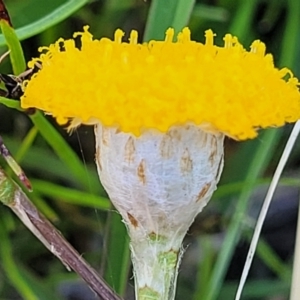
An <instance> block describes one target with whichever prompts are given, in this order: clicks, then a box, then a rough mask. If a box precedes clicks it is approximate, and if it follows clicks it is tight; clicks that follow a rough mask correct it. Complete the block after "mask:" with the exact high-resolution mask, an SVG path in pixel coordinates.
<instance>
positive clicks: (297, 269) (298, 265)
mask: <svg viewBox="0 0 300 300" xmlns="http://www.w3.org/2000/svg"><path fill="white" fill-rule="evenodd" d="M299 282H300V205H299V208H298V225H297V237H296V245H295V255H294V265H293V277H292V287H291V295H290V300H298V299H299V295H300V286H299Z"/></svg>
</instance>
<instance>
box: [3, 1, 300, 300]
mask: <svg viewBox="0 0 300 300" xmlns="http://www.w3.org/2000/svg"><path fill="white" fill-rule="evenodd" d="M5 3H6V5H7V7H8V10H9V13H10V16H11V19H12V22H13V25H14V27H15V28H16V29H17V32H18V34H19V36H20V38H21V39H22V40H23V41H22V46H23V49H24V52H25V57H26V60H27V61H28V60H30V58H31V57H35V56H37V54H38V52H37V49H38V47H39V46H42V45H49V44H50V43H52V42H54V41H55V40H56V39H58V38H59V37H64V38H68V37H71V36H72V34H73V32H74V31H80V30H82V27H83V26H84V25H86V24H89V25H90V28H91V29H90V30H91V32H92V33H93V34H94V36H95V37H102V36H107V37H110V38H112V37H113V33H114V31H115V29H117V28H122V29H123V30H124V31H126V32H127V33H128V32H129V31H130V30H131V29H137V30H138V31H139V33H140V39H141V41H142V39H143V33H144V40H149V39H151V38H163V35H164V32H165V30H166V29H167V28H168V27H169V26H173V27H174V28H175V29H176V30H177V31H178V30H180V29H181V28H182V27H183V26H185V25H188V26H189V27H190V28H191V30H192V37H193V39H195V40H198V41H203V40H204V34H203V33H204V30H206V29H208V28H211V29H213V31H214V32H216V33H217V37H216V42H217V44H222V37H223V36H224V34H226V33H227V32H230V33H232V34H234V35H237V36H238V38H239V40H240V41H241V42H243V43H244V45H245V47H249V45H250V43H251V42H252V41H253V40H254V39H257V38H259V39H261V40H263V41H264V42H265V43H266V44H267V49H268V52H271V53H273V54H274V61H275V64H276V65H277V66H278V67H283V66H287V67H289V68H291V69H292V70H293V72H294V73H295V74H296V75H298V77H299V76H300V64H299V57H300V34H299V33H300V24H299V23H300V2H299V1H298V0H288V1H284V0H249V1H243V0H206V1H204V0H203V1H200V0H199V1H190V0H181V1H180V0H164V1H162V0H161V1H159V0H152V1H150V0H148V1H142V0H120V1H117V0H94V1H83V0H80V1H79V0H78V1H76V0H75V1H74V0H73V1H72V0H69V1H67V0H52V1H47V0H26V1H24V0H6V1H5ZM4 43H5V42H4V39H3V37H1V36H0V44H2V46H1V51H0V53H4V52H5V51H6V48H5V46H4ZM74 68H76V66H74ZM0 71H1V73H5V74H10V73H12V70H11V67H10V63H9V59H5V60H4V61H2V62H1V66H0ZM57 72H59V70H57ZM145 76H147V74H145ZM53 80H55V79H53ZM149 80H151V78H149ZM79 84H80V83H79ZM41 97H43V95H42V94H41ZM78 97H80V95H78ZM287 105H288V102H287ZM270 109H272V107H270ZM47 119H48V120H49V122H50V123H51V124H53V126H54V127H55V128H56V130H57V131H58V132H59V133H60V134H61V135H62V136H63V138H64V139H65V140H66V141H67V143H68V144H64V142H63V141H62V140H60V139H59V136H58V135H56V133H53V132H52V131H51V130H50V129H49V128H48V127H47V126H46V125H44V124H40V123H39V122H38V121H37V120H34V119H33V118H31V119H30V117H29V116H28V115H27V114H26V113H24V112H20V111H17V110H15V109H11V108H8V107H6V106H4V105H2V104H0V134H1V135H2V136H3V138H4V142H5V144H6V145H7V147H8V148H9V149H10V150H11V152H12V153H13V154H14V157H15V158H16V159H17V160H18V161H19V162H20V164H21V165H22V166H23V168H24V169H25V171H26V173H27V175H28V176H29V177H30V179H31V181H32V183H33V188H34V192H33V193H32V194H30V195H29V196H30V199H31V200H32V201H33V202H34V203H35V204H36V205H37V206H38V208H39V209H40V210H41V211H42V212H43V213H44V214H45V215H46V216H47V217H48V218H49V219H50V220H51V221H52V222H53V223H54V224H55V225H56V226H57V227H58V228H59V229H60V230H61V231H62V233H63V234H64V236H65V237H66V238H67V239H68V240H69V241H70V242H71V243H72V244H73V246H74V247H75V248H76V249H77V250H78V251H79V252H80V253H82V255H83V256H84V258H85V259H87V260H88V261H89V262H90V263H91V265H92V266H94V267H95V268H96V269H97V270H98V271H99V272H100V273H101V274H103V276H104V277H105V279H106V280H107V281H108V282H109V283H110V285H111V286H112V287H113V288H114V289H115V290H116V291H117V292H118V293H120V294H121V295H122V296H124V297H125V298H126V299H133V281H132V274H131V269H130V259H129V250H128V240H127V236H126V232H125V228H124V226H123V224H122V223H121V221H120V218H119V216H118V214H117V213H116V212H115V210H114V208H113V207H111V205H110V203H109V201H108V199H107V197H106V194H105V192H104V190H103V188H102V187H101V185H100V183H99V181H98V177H97V174H96V168H95V164H94V137H93V129H92V128H90V127H85V126H83V127H81V128H79V129H78V130H77V131H76V132H74V133H73V134H72V135H70V136H69V135H68V134H67V133H66V132H65V130H64V129H62V128H59V127H58V126H56V125H55V123H54V122H53V120H52V119H51V118H47ZM33 124H34V125H33ZM45 126H46V127H45ZM290 129H291V127H290V126H285V128H283V129H270V130H267V131H264V132H261V134H260V136H259V138H257V139H255V140H252V141H247V142H242V143H237V142H235V141H233V140H230V139H228V140H227V141H226V145H225V150H226V157H225V170H224V172H223V176H222V179H221V183H220V184H219V189H218V191H217V192H216V193H215V195H214V197H213V199H212V200H211V202H210V204H209V206H208V207H207V208H206V209H205V211H204V212H203V213H202V214H201V215H200V216H199V217H198V218H197V220H196V222H195V224H194V225H193V226H192V228H191V231H190V233H189V235H188V236H187V238H186V242H185V243H186V245H189V246H188V248H187V250H186V253H185V257H184V260H183V262H182V266H181V271H180V274H179V283H178V293H177V299H183V297H184V299H186V300H190V299H191V300H192V299H193V300H197V299H202V300H216V299H219V300H222V299H224V300H228V299H233V298H234V293H235V289H236V287H237V283H238V279H239V276H240V274H241V270H242V267H243V263H244V259H245V256H246V251H247V244H248V242H249V240H250V238H251V232H252V228H253V225H254V222H255V218H256V216H257V212H258V209H259V207H260V203H261V200H262V198H263V196H264V193H265V185H266V183H268V182H269V180H270V176H272V172H273V170H274V168H275V167H276V163H277V161H278V158H279V156H280V154H281V151H282V148H283V147H284V144H285V141H286V139H287V137H288V134H289V132H290ZM68 145H69V146H70V148H69V146H68ZM299 152H300V147H299V143H298V145H297V146H296V149H295V150H294V152H293V155H292V157H291V158H290V163H289V165H288V169H287V171H286V173H285V177H284V178H283V179H282V181H281V185H280V187H279V192H278V193H277V196H276V198H275V201H274V203H273V204H272V207H271V210H270V213H269V215H268V217H267V220H266V225H265V227H264V230H263V234H262V240H261V243H260V245H259V248H258V252H257V259H256V260H255V262H254V266H253V268H252V271H251V274H250V278H249V280H248V283H247V285H246V288H245V291H244V298H243V299H275V296H276V297H278V296H280V297H282V299H287V297H288V294H289V288H290V279H291V271H292V254H293V247H294V236H295V229H296V221H297V207H298V186H299V180H298V173H299V157H300V156H299ZM0 163H1V165H5V163H4V161H3V160H1V159H0ZM0 228H1V230H0V299H29V300H30V299H41V300H44V299H84V300H86V299H94V296H93V294H92V293H91V292H90V291H89V289H88V288H87V287H86V286H85V284H83V283H81V281H80V280H79V279H78V277H77V275H76V274H74V273H70V272H68V271H67V270H66V268H65V267H64V266H63V265H62V264H61V263H60V262H59V261H58V260H57V259H56V258H54V257H53V255H51V254H50V253H49V252H48V251H47V250H46V249H45V248H44V246H43V245H42V244H41V243H40V242H39V241H38V240H37V239H36V238H35V237H34V236H33V235H32V234H31V233H30V232H29V231H28V230H27V229H26V228H25V227H24V226H23V225H22V223H21V222H20V221H19V220H18V219H17V218H16V217H15V216H14V215H13V214H12V213H11V212H10V211H9V209H7V208H6V207H4V206H3V207H0ZM28 290H29V291H30V293H29V295H30V294H31V293H32V295H33V296H32V297H31V296H27V295H28V293H27V291H28ZM34 297H36V298H34ZM273 297H274V298H273ZM276 299H278V298H276ZM280 299H281V298H280Z"/></svg>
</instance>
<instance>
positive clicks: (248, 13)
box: [229, 0, 259, 42]
mask: <svg viewBox="0 0 300 300" xmlns="http://www.w3.org/2000/svg"><path fill="white" fill-rule="evenodd" d="M258 2H259V0H248V1H243V0H242V1H239V7H238V9H237V10H236V15H235V17H234V19H233V22H232V23H231V25H230V27H229V32H230V33H231V34H234V35H236V36H237V37H238V38H239V39H240V40H241V41H242V42H244V39H245V38H247V37H248V36H249V34H247V33H249V32H251V27H252V26H251V24H252V20H253V19H254V14H255V9H256V7H257V4H258Z"/></svg>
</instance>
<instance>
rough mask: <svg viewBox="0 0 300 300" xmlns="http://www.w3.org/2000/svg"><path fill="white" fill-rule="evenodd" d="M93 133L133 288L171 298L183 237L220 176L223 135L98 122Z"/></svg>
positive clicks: (188, 128)
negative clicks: (128, 129) (124, 232)
mask: <svg viewBox="0 0 300 300" xmlns="http://www.w3.org/2000/svg"><path fill="white" fill-rule="evenodd" d="M95 135H96V162H97V168H98V173H99V176H100V179H101V182H102V184H103V186H104V188H105V189H106V191H107V193H108V195H109V197H110V199H111V201H112V202H113V204H114V206H115V207H116V208H117V209H118V211H119V212H120V213H121V215H122V217H123V220H124V222H125V223H126V225H127V227H128V230H129V235H130V239H131V250H132V259H133V264H134V268H135V271H134V272H135V275H136V281H138V283H136V289H143V287H147V288H149V287H151V289H152V291H154V290H155V291H157V292H158V293H160V294H161V295H163V296H161V297H158V298H157V299H160V298H161V299H172V297H171V296H170V295H167V294H170V293H172V292H171V291H170V289H172V288H171V286H173V285H175V281H176V275H174V274H173V273H174V270H175V273H176V270H177V268H178V261H179V257H178V255H179V252H180V247H181V243H182V240H183V237H184V235H185V234H186V232H187V230H188V228H189V226H190V225H191V223H192V222H193V220H194V218H195V216H196V215H197V214H198V213H199V212H200V211H201V210H202V208H203V207H204V206H205V205H206V204H207V202H208V201H209V199H210V197H211V195H212V193H213V191H214V190H215V189H216V185H217V182H218V180H219V178H220V174H221V171H222V168H223V139H224V136H223V135H222V134H220V133H208V132H205V131H203V130H202V129H200V128H199V127H197V126H193V125H186V126H178V127H173V128H171V129H170V130H169V131H168V132H166V133H160V132H155V131H146V132H144V133H143V134H142V135H141V136H139V137H136V136H134V135H132V134H129V133H124V132H120V131H118V130H117V129H116V128H107V127H103V126H102V125H101V124H99V125H97V126H96V128H95ZM162 261H163V263H162ZM161 268H164V269H165V270H164V273H168V272H169V273H170V272H171V273H170V274H169V275H168V276H167V278H169V279H168V280H169V281H170V282H169V283H165V285H169V287H162V286H161V285H162V282H164V281H165V277H164V276H165V275H160V274H159V269H161ZM172 274H173V275H172ZM163 289H164V290H163ZM165 289H167V290H168V291H166V290H165ZM143 292H144V293H147V291H146V292H145V291H144V290H143ZM151 293H152V292H151ZM166 293H167V294H166ZM143 297H147V296H141V298H143ZM145 299H146V298H145ZM155 299H156V298H155Z"/></svg>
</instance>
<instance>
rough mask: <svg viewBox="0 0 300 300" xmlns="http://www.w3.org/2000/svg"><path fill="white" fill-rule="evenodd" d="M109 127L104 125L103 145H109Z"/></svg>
mask: <svg viewBox="0 0 300 300" xmlns="http://www.w3.org/2000/svg"><path fill="white" fill-rule="evenodd" d="M108 130H109V129H107V128H105V127H103V126H102V136H101V139H102V143H103V145H105V146H107V145H108V140H109V132H108Z"/></svg>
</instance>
